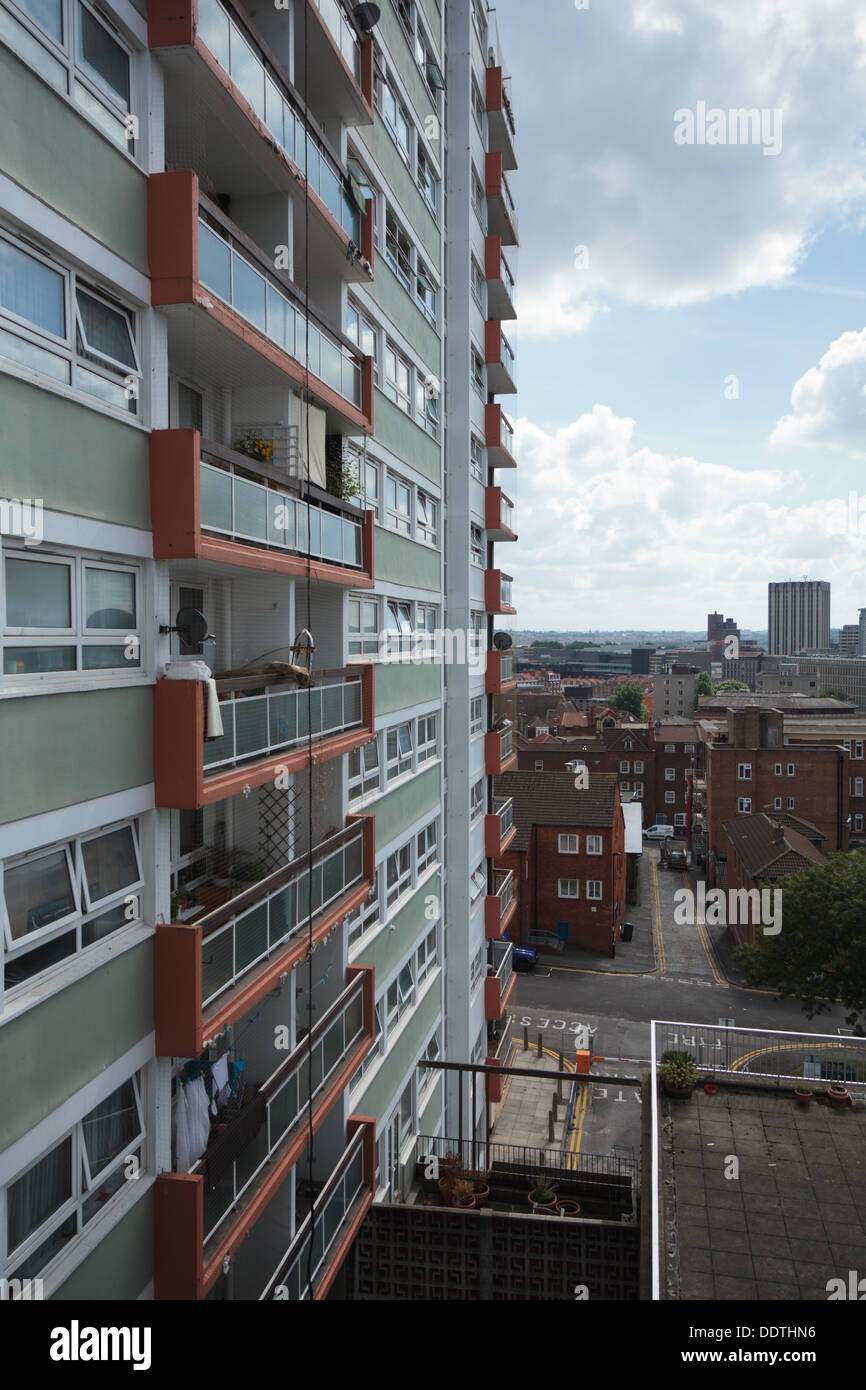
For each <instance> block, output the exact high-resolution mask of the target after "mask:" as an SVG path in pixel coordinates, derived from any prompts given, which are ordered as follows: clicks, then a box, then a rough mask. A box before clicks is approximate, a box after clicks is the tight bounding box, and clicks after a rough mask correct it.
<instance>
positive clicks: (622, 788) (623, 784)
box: [619, 782, 631, 792]
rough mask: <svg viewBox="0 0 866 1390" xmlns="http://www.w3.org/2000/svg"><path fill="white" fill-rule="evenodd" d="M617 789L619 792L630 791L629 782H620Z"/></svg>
mask: <svg viewBox="0 0 866 1390" xmlns="http://www.w3.org/2000/svg"><path fill="white" fill-rule="evenodd" d="M619 789H620V791H621V792H628V791H631V782H620V784H619Z"/></svg>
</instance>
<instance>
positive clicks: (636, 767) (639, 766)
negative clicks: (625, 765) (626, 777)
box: [634, 760, 643, 774]
mask: <svg viewBox="0 0 866 1390" xmlns="http://www.w3.org/2000/svg"><path fill="white" fill-rule="evenodd" d="M634 770H635V772H636V773H641V774H643V763H642V762H641V761H640V760H638V761H637V762H636V763H635V765H634Z"/></svg>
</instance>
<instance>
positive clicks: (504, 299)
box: [484, 236, 517, 320]
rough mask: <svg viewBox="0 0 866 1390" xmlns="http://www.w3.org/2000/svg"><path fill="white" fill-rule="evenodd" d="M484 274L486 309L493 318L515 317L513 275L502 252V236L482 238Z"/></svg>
mask: <svg viewBox="0 0 866 1390" xmlns="http://www.w3.org/2000/svg"><path fill="white" fill-rule="evenodd" d="M484 274H485V278H486V280H487V309H488V312H489V313H490V315H491V316H492V317H493V318H495V319H500V320H501V319H516V318H517V309H516V308H515V302H514V301H515V295H516V293H517V291H516V287H515V284H514V276H513V275H512V274H511V269H510V267H509V265H508V262H507V260H506V259H505V256H504V255H503V252H502V238H501V237H498V236H489V237H486V238H485V240H484Z"/></svg>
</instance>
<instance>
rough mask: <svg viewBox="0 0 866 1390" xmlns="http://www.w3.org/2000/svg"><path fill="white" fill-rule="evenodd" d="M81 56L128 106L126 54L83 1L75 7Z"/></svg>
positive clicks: (127, 59) (127, 56) (127, 62)
mask: <svg viewBox="0 0 866 1390" xmlns="http://www.w3.org/2000/svg"><path fill="white" fill-rule="evenodd" d="M78 19H79V25H78V41H79V44H80V47H81V59H82V61H83V62H84V63H86V64H87V66H88V67H89V68H92V70H93V71H94V72H95V73H96V74H97V75H98V76H99V77H101V78H102V80H103V82H104V83H105V85H106V86H107V87H110V88H111V90H112V92H114V93H115V95H116V96H117V98H118V100H119V101H120V102H121V103H122V104H123V105H124V106H127V107H128V106H129V54H128V53H126V52H125V50H124V49H123V48H121V46H120V44H119V43H116V42H115V40H114V39H113V38H112V37H111V35H110V34H109V32H108V30H107V29H104V28H103V26H102V25H101V24H100V23H99V20H98V19H96V18H95V16H94V15H92V14H91V13H90V11H89V10H86V9H85V8H84V6H83V5H79V7H78Z"/></svg>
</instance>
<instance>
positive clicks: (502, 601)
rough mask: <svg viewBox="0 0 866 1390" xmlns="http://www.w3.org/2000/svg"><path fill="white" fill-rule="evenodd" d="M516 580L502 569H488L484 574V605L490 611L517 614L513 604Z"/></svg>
mask: <svg viewBox="0 0 866 1390" xmlns="http://www.w3.org/2000/svg"><path fill="white" fill-rule="evenodd" d="M513 583H514V580H513V579H512V578H511V575H510V574H503V573H502V571H501V570H486V571H485V574H484V607H485V608H486V610H487V612H488V613H507V614H515V613H516V612H517V609H516V608H513V607H512V605H511V600H512V598H513V593H512V585H513Z"/></svg>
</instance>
